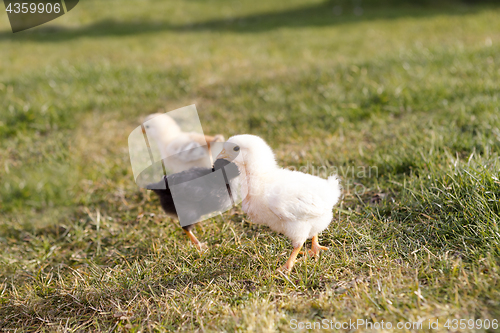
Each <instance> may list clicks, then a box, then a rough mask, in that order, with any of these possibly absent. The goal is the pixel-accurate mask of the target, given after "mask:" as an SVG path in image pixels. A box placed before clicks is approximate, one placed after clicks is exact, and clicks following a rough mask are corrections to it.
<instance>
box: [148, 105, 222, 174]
mask: <svg viewBox="0 0 500 333" xmlns="http://www.w3.org/2000/svg"><path fill="white" fill-rule="evenodd" d="M143 123H144V127H143V130H145V131H146V133H147V135H148V137H149V138H152V139H153V140H154V141H155V144H156V146H157V147H158V149H159V151H160V155H161V158H162V159H164V163H165V167H166V168H167V170H168V171H169V173H170V172H171V173H178V172H182V171H184V170H188V169H191V168H193V167H204V168H211V167H212V151H211V146H212V144H213V143H214V142H223V141H224V136H222V135H221V134H217V135H215V136H210V135H202V134H200V133H194V132H183V131H182V130H181V128H180V127H179V125H178V124H177V123H176V121H175V120H174V119H172V117H170V116H168V115H166V114H160V113H153V114H151V115H149V116H147V117H146V119H144V122H143ZM216 153H217V152H214V154H216ZM165 158H166V159H165Z"/></svg>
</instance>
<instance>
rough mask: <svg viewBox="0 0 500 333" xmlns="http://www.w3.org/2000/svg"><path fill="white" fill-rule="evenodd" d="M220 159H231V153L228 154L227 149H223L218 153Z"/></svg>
mask: <svg viewBox="0 0 500 333" xmlns="http://www.w3.org/2000/svg"><path fill="white" fill-rule="evenodd" d="M218 159H224V160H229V155H228V154H227V152H226V150H225V149H222V151H221V152H220V153H219V155H217V158H216V160H218Z"/></svg>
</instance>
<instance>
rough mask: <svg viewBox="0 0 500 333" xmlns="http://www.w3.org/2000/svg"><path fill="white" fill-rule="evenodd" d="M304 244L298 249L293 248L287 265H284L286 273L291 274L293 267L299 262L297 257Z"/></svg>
mask: <svg viewBox="0 0 500 333" xmlns="http://www.w3.org/2000/svg"><path fill="white" fill-rule="evenodd" d="M302 245H303V244H300V245H299V246H297V247H294V248H293V251H292V254H291V255H290V258H288V260H287V261H286V263H285V265H283V267H282V269H283V270H285V271H288V272H290V271H291V270H292V268H293V265H294V264H295V261H296V260H297V255H298V254H299V252H300V249H301V248H302Z"/></svg>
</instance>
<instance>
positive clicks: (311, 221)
mask: <svg viewBox="0 0 500 333" xmlns="http://www.w3.org/2000/svg"><path fill="white" fill-rule="evenodd" d="M235 146H237V147H238V148H235ZM218 158H225V159H228V160H231V161H233V162H234V163H235V164H236V165H237V166H238V169H239V171H240V173H241V196H242V198H243V203H242V208H243V211H244V212H245V213H246V214H247V215H248V216H249V217H250V220H251V221H252V222H254V223H257V224H265V225H267V226H269V227H270V228H271V229H272V230H274V231H277V232H279V233H282V234H284V235H286V236H287V237H288V238H290V240H291V241H292V245H293V246H294V248H295V249H298V248H300V247H302V245H303V244H304V242H305V241H306V240H307V239H308V238H313V247H314V246H317V247H320V246H319V244H317V235H318V234H319V233H320V232H322V231H323V230H325V229H326V228H327V227H328V225H329V224H330V222H331V220H332V218H333V213H332V209H333V206H334V205H335V204H336V203H337V202H338V200H339V198H340V195H341V187H340V184H339V181H338V178H337V177H336V176H331V177H329V178H328V179H322V178H319V177H315V176H312V175H309V174H305V173H302V172H297V171H291V170H286V169H282V168H280V167H278V165H277V164H276V161H275V158H274V154H273V152H272V150H271V148H270V147H269V146H268V145H267V144H266V143H265V142H264V140H262V139H261V138H259V137H257V136H254V135H237V136H233V137H231V138H230V139H229V140H228V141H227V143H225V144H224V149H223V150H222V151H221V153H220V154H219V156H218ZM314 237H316V238H314ZM315 244H316V245H315ZM321 248H322V247H321ZM294 251H295V250H294ZM313 252H314V248H313ZM317 252H318V253H319V250H318V251H317ZM297 253H298V251H297ZM294 261H295V258H293V260H291V261H290V260H289V262H287V265H285V266H286V267H285V268H286V269H291V266H293V262H294Z"/></svg>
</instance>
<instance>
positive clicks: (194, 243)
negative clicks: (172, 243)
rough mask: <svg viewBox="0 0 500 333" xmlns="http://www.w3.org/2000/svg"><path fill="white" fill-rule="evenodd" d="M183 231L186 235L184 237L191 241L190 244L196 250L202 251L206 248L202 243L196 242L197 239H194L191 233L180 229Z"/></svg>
mask: <svg viewBox="0 0 500 333" xmlns="http://www.w3.org/2000/svg"><path fill="white" fill-rule="evenodd" d="M182 230H184V232H185V233H186V235H187V236H188V237H189V239H190V240H191V243H193V245H194V246H196V248H197V249H198V250H200V251H201V250H203V249H205V248H206V247H207V245H206V244H205V243H202V242H200V241H199V240H198V238H196V236H195V235H193V233H192V232H191V230H186V229H182Z"/></svg>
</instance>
